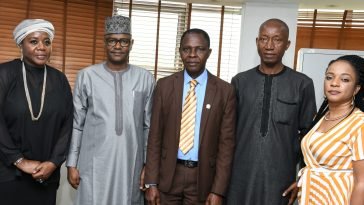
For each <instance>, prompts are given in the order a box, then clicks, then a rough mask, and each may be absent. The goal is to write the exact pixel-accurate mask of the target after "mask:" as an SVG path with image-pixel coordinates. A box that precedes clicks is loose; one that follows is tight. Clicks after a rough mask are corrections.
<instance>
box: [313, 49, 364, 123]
mask: <svg viewBox="0 0 364 205" xmlns="http://www.w3.org/2000/svg"><path fill="white" fill-rule="evenodd" d="M337 61H345V62H347V63H349V64H350V65H351V67H352V68H354V70H355V73H356V79H357V84H358V85H360V90H359V92H358V93H357V94H356V95H355V100H354V106H355V107H357V108H359V109H360V110H361V111H363V112H364V58H362V57H360V56H357V55H345V56H341V57H339V58H337V59H335V60H332V61H331V62H330V63H329V66H328V67H330V65H331V64H333V63H335V62H337ZM326 70H327V69H326ZM327 111H328V101H327V99H326V98H325V100H324V102H323V103H322V104H321V106H320V109H319V110H318V112H317V114H316V116H315V118H314V119H313V122H312V125H311V128H312V127H313V126H314V125H315V124H316V123H317V122H318V121H319V120H320V119H321V118H322V117H323V116H324V115H325V114H326V112H327Z"/></svg>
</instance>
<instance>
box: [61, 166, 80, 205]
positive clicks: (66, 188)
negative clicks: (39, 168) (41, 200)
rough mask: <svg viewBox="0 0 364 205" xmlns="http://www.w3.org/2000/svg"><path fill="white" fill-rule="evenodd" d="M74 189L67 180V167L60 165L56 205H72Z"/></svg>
mask: <svg viewBox="0 0 364 205" xmlns="http://www.w3.org/2000/svg"><path fill="white" fill-rule="evenodd" d="M75 192H76V191H75V190H74V189H73V188H72V187H71V185H69V184H68V182H67V169H66V167H65V166H64V164H63V165H62V168H61V181H60V185H59V188H58V192H57V205H72V204H73V200H74V199H75Z"/></svg>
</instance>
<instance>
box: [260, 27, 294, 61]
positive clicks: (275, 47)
mask: <svg viewBox="0 0 364 205" xmlns="http://www.w3.org/2000/svg"><path fill="white" fill-rule="evenodd" d="M290 43H291V42H290V41H289V40H288V30H287V28H286V27H285V26H284V25H283V24H282V23H280V22H278V21H274V20H271V21H267V22H265V23H264V24H263V25H262V26H261V27H260V30H259V35H258V37H257V38H256V44H257V49H258V54H259V56H260V59H261V64H264V65H266V66H268V67H272V66H275V65H277V64H281V63H282V58H283V55H284V53H285V51H286V50H287V49H288V48H289V45H290Z"/></svg>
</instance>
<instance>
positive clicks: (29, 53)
mask: <svg viewBox="0 0 364 205" xmlns="http://www.w3.org/2000/svg"><path fill="white" fill-rule="evenodd" d="M19 46H20V48H21V49H22V53H23V60H24V61H25V62H26V63H27V64H29V65H31V66H35V67H42V66H44V65H45V64H46V63H47V61H48V59H49V57H50V55H51V51H52V42H51V40H50V38H49V36H48V34H47V33H45V32H42V31H37V32H33V33H30V34H29V35H28V36H27V37H25V38H24V40H23V41H22V43H21V44H20V45H19Z"/></svg>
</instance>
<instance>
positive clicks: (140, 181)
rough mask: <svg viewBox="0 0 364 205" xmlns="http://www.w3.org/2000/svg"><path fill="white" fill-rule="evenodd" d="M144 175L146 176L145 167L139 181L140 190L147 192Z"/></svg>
mask: <svg viewBox="0 0 364 205" xmlns="http://www.w3.org/2000/svg"><path fill="white" fill-rule="evenodd" d="M144 175H145V166H143V169H142V172H141V173H140V180H139V189H140V190H142V191H145V190H146V188H145V187H144Z"/></svg>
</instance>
